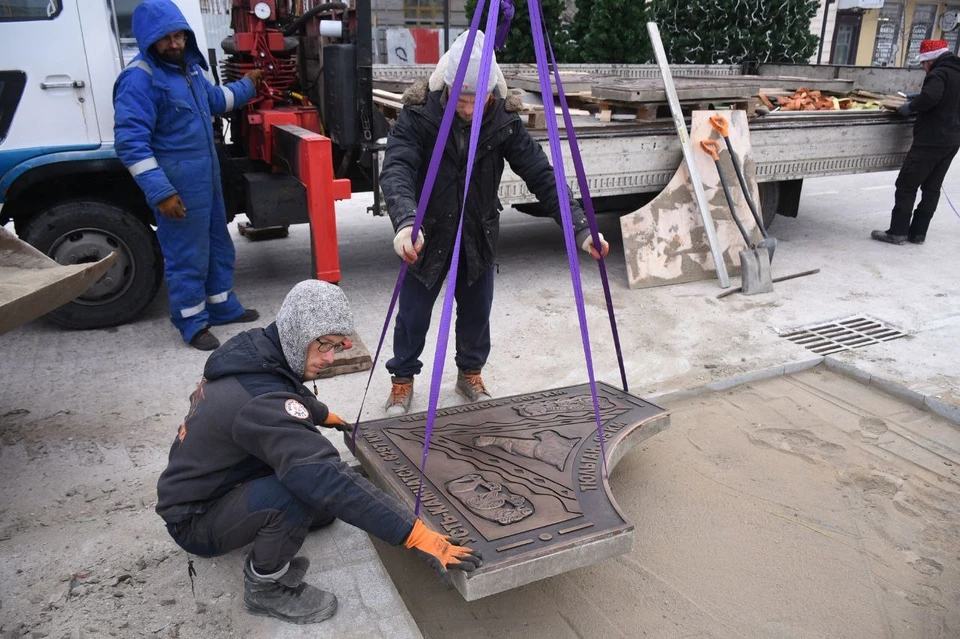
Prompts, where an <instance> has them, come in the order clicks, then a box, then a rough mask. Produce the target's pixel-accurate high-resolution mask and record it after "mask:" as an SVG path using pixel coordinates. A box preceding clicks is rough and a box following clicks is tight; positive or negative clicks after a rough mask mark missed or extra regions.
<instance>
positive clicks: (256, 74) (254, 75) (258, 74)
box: [243, 69, 263, 86]
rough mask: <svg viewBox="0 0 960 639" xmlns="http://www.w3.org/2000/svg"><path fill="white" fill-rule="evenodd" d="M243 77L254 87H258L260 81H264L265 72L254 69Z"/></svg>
mask: <svg viewBox="0 0 960 639" xmlns="http://www.w3.org/2000/svg"><path fill="white" fill-rule="evenodd" d="M243 77H245V78H246V79H248V80H250V81H251V82H253V86H257V85H258V84H260V80H261V79H263V71H261V70H260V69H253V70H252V71H247V72H246V74H244V76H243Z"/></svg>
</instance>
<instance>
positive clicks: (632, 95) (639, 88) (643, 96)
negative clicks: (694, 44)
mask: <svg viewBox="0 0 960 639" xmlns="http://www.w3.org/2000/svg"><path fill="white" fill-rule="evenodd" d="M675 83H676V90H677V99H678V100H680V101H681V102H682V101H685V100H735V99H746V98H749V97H750V96H752V95H753V94H754V93H756V91H755V86H754V85H750V84H736V83H727V82H721V81H718V80H716V79H710V80H709V81H705V80H703V79H690V78H676V80H675ZM590 92H591V95H592V96H593V97H594V98H600V99H608V100H620V101H622V102H666V101H667V94H666V92H665V91H664V88H663V83H662V82H661V81H660V80H659V79H656V80H653V79H639V78H638V79H632V78H631V79H626V80H625V79H619V78H609V79H603V80H601V81H599V82H598V83H597V84H595V85H594V86H593V88H592V89H591V90H590Z"/></svg>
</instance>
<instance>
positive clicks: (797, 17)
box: [652, 0, 819, 64]
mask: <svg viewBox="0 0 960 639" xmlns="http://www.w3.org/2000/svg"><path fill="white" fill-rule="evenodd" d="M818 6H819V4H818V2H817V0H768V1H766V2H758V1H750V0H654V2H653V11H652V14H653V15H652V20H653V21H655V22H656V23H657V25H658V26H659V28H660V35H661V37H662V39H663V45H664V48H665V49H666V50H667V58H668V59H669V60H670V62H676V63H687V64H717V63H723V64H739V63H741V62H743V61H744V60H756V61H758V62H794V63H802V62H806V61H807V60H808V59H809V58H810V56H811V55H813V54H814V53H816V51H817V43H818V41H819V40H818V38H817V36H816V35H814V34H812V33H811V32H810V20H811V19H812V18H813V16H814V15H816V13H817V8H818Z"/></svg>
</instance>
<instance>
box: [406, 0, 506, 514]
mask: <svg viewBox="0 0 960 639" xmlns="http://www.w3.org/2000/svg"><path fill="white" fill-rule="evenodd" d="M479 5H480V3H477V6H478V10H479ZM497 13H498V11H497V3H496V2H491V3H490V11H489V12H488V13H487V25H486V32H487V33H490V32H491V31H493V29H494V28H496V26H497ZM470 51H472V45H471V46H468V47H465V48H464V57H463V59H462V60H461V61H460V66H461V67H463V66H464V63H463V61H464V60H468V59H469V57H470V56H469V52H470ZM492 59H493V38H485V39H484V41H483V49H482V53H481V54H480V70H479V73H478V75H477V87H485V86H487V79H488V78H489V77H490V67H491V66H492V65H491V60H492ZM458 75H459V73H458ZM458 86H459V78H458ZM459 93H460V92H459V91H457V94H458V95H457V96H456V97H455V96H453V95H451V96H450V101H451V102H456V100H457V98H458V97H459ZM486 101H487V93H486V91H483V92H477V94H476V103H475V104H474V108H473V122H472V123H471V125H470V147H469V150H468V151H467V175H466V179H465V181H464V184H465V185H466V186H465V187H464V189H463V205H462V207H461V209H460V225H459V226H458V227H457V239H456V241H455V243H454V245H453V256H452V257H451V258H450V271H449V273H448V274H447V290H446V292H445V294H444V296H443V313H442V314H441V315H440V328H439V330H438V331H437V351H436V354H435V355H434V357H433V377H432V378H431V379H430V403H429V404H428V407H427V424H426V427H425V430H424V434H423V459H422V460H421V462H420V483H419V486H418V488H417V503H416V506H415V507H414V509H413V512H414V514H415V515H418V516H419V515H420V501H421V497H422V496H423V473H424V471H425V470H426V468H427V454H428V453H429V452H430V439H431V437H432V435H433V424H434V422H435V421H436V417H437V402H438V401H439V400H440V384H441V382H442V381H443V362H444V360H445V359H446V357H447V342H448V341H449V337H450V316H451V315H453V299H454V295H455V294H456V289H457V267H458V266H459V263H460V238H461V236H462V234H463V218H464V216H465V215H466V211H467V197H468V196H469V194H470V180H471V178H472V176H473V164H474V162H475V161H476V158H477V144H478V143H479V142H480V128H481V126H482V125H483V115H484V111H485V108H484V107H485V105H486ZM447 106H448V107H449V104H448V105H447ZM430 168H431V170H433V169H434V167H433V166H432V165H431V167H430Z"/></svg>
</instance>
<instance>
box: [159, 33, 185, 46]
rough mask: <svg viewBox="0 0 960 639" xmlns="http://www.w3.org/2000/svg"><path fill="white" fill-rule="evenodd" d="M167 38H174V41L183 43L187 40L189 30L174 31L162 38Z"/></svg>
mask: <svg viewBox="0 0 960 639" xmlns="http://www.w3.org/2000/svg"><path fill="white" fill-rule="evenodd" d="M167 39H169V40H172V41H173V42H177V43H179V44H183V43H184V42H186V40H187V32H186V31H174V32H173V33H168V34H167V35H165V36H164V37H163V38H161V40H167Z"/></svg>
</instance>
